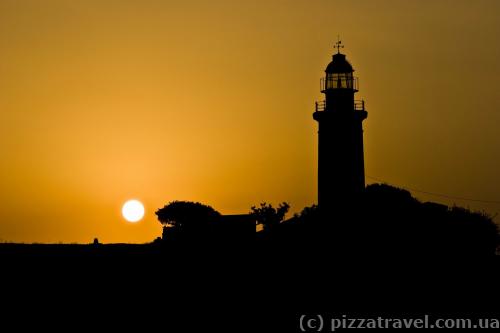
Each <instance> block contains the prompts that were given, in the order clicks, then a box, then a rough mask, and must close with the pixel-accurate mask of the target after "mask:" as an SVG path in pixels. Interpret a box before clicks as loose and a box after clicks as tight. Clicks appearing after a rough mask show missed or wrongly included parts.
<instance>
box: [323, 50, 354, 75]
mask: <svg viewBox="0 0 500 333" xmlns="http://www.w3.org/2000/svg"><path fill="white" fill-rule="evenodd" d="M325 72H326V73H352V72H354V69H353V68H352V66H351V64H350V63H349V61H347V59H346V58H345V54H342V53H337V54H334V55H333V57H332V61H331V62H330V63H329V64H328V66H326V69H325Z"/></svg>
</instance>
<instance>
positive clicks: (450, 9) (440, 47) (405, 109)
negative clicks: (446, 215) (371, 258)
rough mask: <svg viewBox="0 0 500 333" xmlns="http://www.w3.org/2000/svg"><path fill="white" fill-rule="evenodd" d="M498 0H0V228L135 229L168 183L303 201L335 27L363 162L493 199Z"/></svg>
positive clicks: (218, 203)
mask: <svg viewBox="0 0 500 333" xmlns="http://www.w3.org/2000/svg"><path fill="white" fill-rule="evenodd" d="M499 13H500V1H496V0H491V1H484V0H470V1H459V0H448V1H436V0H427V1H424V0H414V1H333V0H324V1H320V0H290V1H277V0H265V1H264V0H262V1H234V0H231V1H229V0H228V1H214V0H210V1H208V0H207V1H202V0H198V1H194V0H178V1H169V0H44V1H39V0H23V1H19V0H0V153H1V160H0V189H1V191H0V200H1V202H0V203H1V204H0V241H16V242H82V243H88V242H91V241H92V239H93V238H94V237H98V238H99V240H100V241H101V242H146V241H150V240H152V239H154V238H155V237H157V236H159V235H160V234H161V227H160V224H159V223H158V222H157V220H156V218H155V215H154V211H155V210H156V209H157V208H159V207H161V206H163V205H164V204H166V203H168V202H169V201H172V200H176V199H178V200H192V201H200V202H203V203H206V204H209V205H212V206H213V207H214V208H215V209H217V210H219V211H220V212H222V213H228V214H229V213H245V212H248V210H249V207H250V206H252V205H254V204H257V203H259V202H261V201H267V202H272V203H278V202H281V201H288V202H289V203H290V204H291V205H292V210H293V211H299V210H301V209H302V208H303V207H304V206H306V205H311V204H312V203H314V202H315V201H316V158H317V152H316V149H317V137H316V131H317V124H316V123H315V121H313V119H312V112H313V111H314V110H313V108H314V102H315V100H319V99H321V98H322V96H321V94H320V92H319V79H320V77H321V76H322V75H323V70H324V68H325V66H326V65H327V63H328V62H329V61H330V59H331V55H332V54H333V44H334V42H335V41H336V39H337V35H338V34H340V35H341V39H342V40H343V42H344V44H345V48H344V50H343V51H344V53H346V54H347V57H348V59H349V60H350V61H351V63H352V64H353V66H354V68H355V69H356V75H357V76H359V78H360V92H359V93H358V94H357V95H358V96H357V98H364V99H365V100H366V107H367V110H368V119H367V120H366V121H365V122H364V126H365V127H364V128H365V132H364V133H365V136H364V138H365V158H366V173H367V175H369V176H371V177H376V178H380V179H383V180H385V181H387V182H390V183H393V184H396V185H401V186H408V187H413V188H417V189H422V190H425V191H431V192H439V193H445V194H450V195H454V196H464V197H472V198H478V199H486V200H500V187H499V184H500V174H499V170H500V163H499V161H500V158H499V157H500V136H499V135H498V126H499V124H500V94H499V93H498V87H500V43H499V36H500V20H499V19H498V15H499ZM367 182H373V180H371V179H367ZM415 195H416V196H417V197H418V198H420V199H422V200H431V199H432V200H435V201H438V202H443V203H447V204H452V203H453V202H455V203H457V204H459V205H464V206H469V207H470V208H474V209H484V210H486V211H487V212H490V213H492V214H494V213H495V212H497V211H500V207H499V205H493V204H480V203H474V202H467V201H460V200H447V199H445V198H436V197H430V196H426V195H423V194H419V193H415ZM129 198H137V199H140V200H142V201H143V202H144V204H145V206H146V217H145V219H144V220H143V221H142V222H140V223H138V224H130V223H127V222H125V221H124V220H123V218H122V217H121V215H120V208H121V205H122V204H123V202H124V201H125V200H127V199H129Z"/></svg>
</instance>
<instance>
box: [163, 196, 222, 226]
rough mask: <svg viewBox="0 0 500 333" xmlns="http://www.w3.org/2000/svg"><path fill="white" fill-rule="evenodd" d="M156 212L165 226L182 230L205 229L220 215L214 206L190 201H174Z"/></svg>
mask: <svg viewBox="0 0 500 333" xmlns="http://www.w3.org/2000/svg"><path fill="white" fill-rule="evenodd" d="M155 214H156V216H157V217H158V220H159V221H160V223H161V224H162V225H163V226H164V227H172V228H175V229H178V230H181V231H199V230H204V229H206V228H208V227H210V224H211V223H213V222H214V221H216V220H217V219H218V218H219V217H220V213H219V212H217V211H216V210H215V209H213V208H212V207H210V206H207V205H204V204H201V203H199V202H190V201H172V202H170V203H169V204H168V205H165V206H164V207H163V208H160V209H158V210H157V211H156V212H155Z"/></svg>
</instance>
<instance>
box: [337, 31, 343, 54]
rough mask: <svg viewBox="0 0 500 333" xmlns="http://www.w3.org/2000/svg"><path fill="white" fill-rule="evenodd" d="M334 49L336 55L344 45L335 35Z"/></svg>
mask: <svg viewBox="0 0 500 333" xmlns="http://www.w3.org/2000/svg"><path fill="white" fill-rule="evenodd" d="M335 48H336V49H337V53H340V49H343V48H344V45H342V41H341V40H340V36H339V35H337V42H336V43H335Z"/></svg>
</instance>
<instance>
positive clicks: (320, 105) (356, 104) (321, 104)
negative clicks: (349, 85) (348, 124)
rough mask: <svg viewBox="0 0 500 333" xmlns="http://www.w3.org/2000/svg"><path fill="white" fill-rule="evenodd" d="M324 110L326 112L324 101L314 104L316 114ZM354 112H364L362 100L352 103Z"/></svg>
mask: <svg viewBox="0 0 500 333" xmlns="http://www.w3.org/2000/svg"><path fill="white" fill-rule="evenodd" d="M325 110H326V102H325V101H319V102H316V112H321V111H325ZM354 111H365V101H364V100H363V99H362V100H355V101H354Z"/></svg>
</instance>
